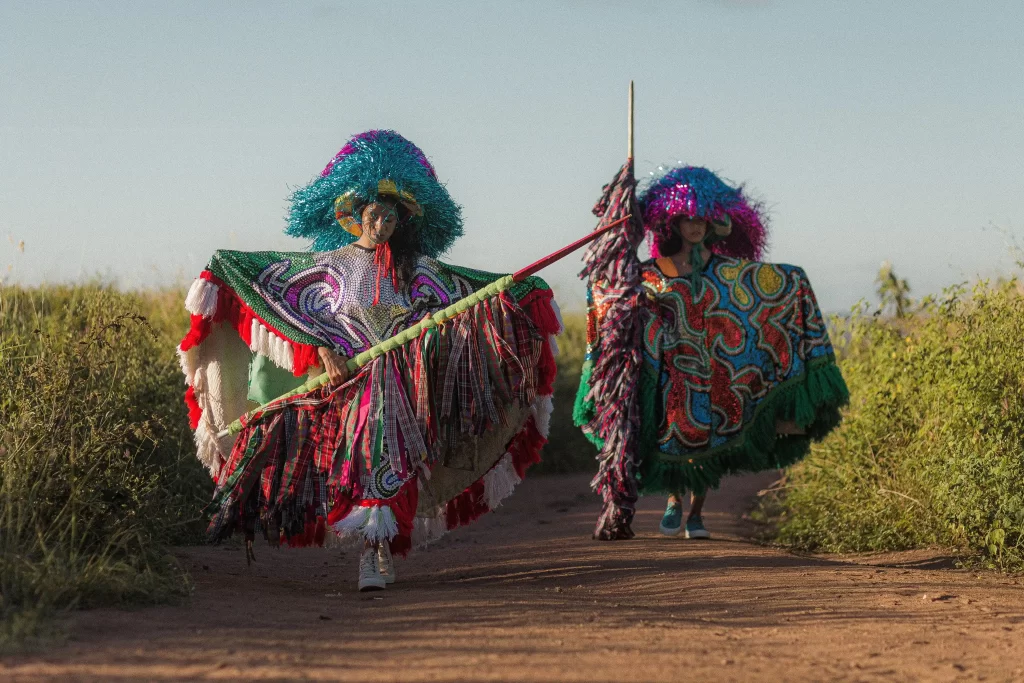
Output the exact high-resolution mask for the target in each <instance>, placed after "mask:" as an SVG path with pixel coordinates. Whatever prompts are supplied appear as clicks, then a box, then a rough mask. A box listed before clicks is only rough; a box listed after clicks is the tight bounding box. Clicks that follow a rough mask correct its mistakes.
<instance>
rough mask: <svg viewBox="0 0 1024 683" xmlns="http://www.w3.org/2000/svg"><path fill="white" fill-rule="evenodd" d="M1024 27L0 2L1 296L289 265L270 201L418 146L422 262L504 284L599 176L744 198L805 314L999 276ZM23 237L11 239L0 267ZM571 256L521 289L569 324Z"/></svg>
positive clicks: (887, 9) (935, 7) (597, 186)
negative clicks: (425, 203) (342, 163)
mask: <svg viewBox="0 0 1024 683" xmlns="http://www.w3.org/2000/svg"><path fill="white" fill-rule="evenodd" d="M1021 26H1024V3H1021V2H1019V0H1015V1H1012V2H1010V1H1007V2H995V1H993V2H987V1H984V0H979V1H977V2H970V3H965V2H962V1H961V2H942V1H928V2H925V1H920V2H917V1H911V0H904V1H901V2H898V3H894V2H891V1H886V2H871V1H862V2H849V3H838V2H820V0H818V1H811V2H782V1H772V0H765V1H763V2H759V1H755V0H748V1H741V0H733V1H724V0H721V1H715V0H643V1H641V2H623V1H621V0H619V1H617V2H605V1H604V0H576V1H570V0H564V1H560V0H538V1H536V2H526V1H521V2H516V1H512V0H506V1H504V2H489V1H488V2H484V1H481V0H466V1H461V2H457V1H446V0H432V1H431V2H388V1H386V0H374V1H369V2H363V1H345V0H334V1H328V0H319V1H311V2H298V1H289V2H260V1H247V2H235V1H229V0H220V1H218V2H215V3H211V2H184V1H181V2H174V3H166V2H155V1H152V2H150V1H140V2H132V3H125V2H117V1H114V0H110V1H108V2H95V1H94V2H90V1H89V0H80V1H78V2H74V3H72V2H46V1H42V0H33V1H31V2H17V1H14V0H2V2H0V277H3V278H5V279H6V280H7V281H13V282H17V283H22V284H29V285H32V284H38V283H41V282H63V281H74V280H81V279H85V278H92V277H97V276H98V277H101V278H106V279H110V280H114V281H117V282H118V283H120V284H121V285H122V286H125V287H153V286H165V285H170V284H177V283H187V282H189V281H191V279H192V278H193V277H194V276H195V275H196V274H198V272H199V271H200V270H202V268H203V266H204V264H205V262H206V260H207V259H208V258H209V257H210V255H211V254H212V253H213V251H214V250H216V249H218V248H232V249H246V250H262V249H281V250H302V249H305V248H306V247H307V246H308V245H307V244H305V243H303V242H301V241H298V240H295V239H292V238H288V237H286V236H284V235H283V234H282V230H283V227H284V216H285V213H286V211H287V201H288V199H287V198H288V195H289V193H290V192H291V191H292V190H294V189H295V188H297V187H300V186H302V185H304V184H306V183H307V182H309V181H310V180H311V179H312V178H313V177H314V176H315V175H316V174H317V173H318V172H319V171H320V169H322V168H323V166H324V165H325V164H326V162H327V161H328V160H329V159H330V158H331V157H332V156H333V155H334V153H335V152H336V151H337V150H338V149H339V148H340V147H341V146H342V145H343V144H344V142H345V140H346V139H347V138H348V137H349V136H350V135H352V134H354V133H357V132H360V131H363V130H366V129H370V128H392V129H395V130H397V131H399V132H400V133H402V134H403V135H404V136H406V137H407V138H409V139H411V140H412V141H413V142H415V143H416V144H417V145H419V146H420V147H421V148H422V149H423V150H424V151H425V152H426V154H427V155H428V157H430V159H431V160H432V162H433V163H434V166H435V167H436V168H437V171H438V175H439V177H440V178H441V179H442V181H443V182H445V183H446V184H447V186H448V189H449V191H450V192H451V194H452V196H453V197H454V198H455V200H456V201H457V202H459V203H460V204H461V205H462V206H463V207H464V217H465V232H466V234H465V237H463V238H462V239H461V240H460V241H459V242H458V243H457V244H456V246H455V247H454V248H453V249H452V251H451V252H450V253H449V254H448V255H447V256H446V260H448V261H450V262H453V263H458V264H461V265H467V266H472V267H476V268H482V269H486V270H492V271H513V270H516V269H517V268H519V267H521V266H523V265H526V264H528V263H530V262H532V261H534V260H536V259H537V258H539V257H540V256H543V255H545V254H547V253H549V252H551V251H554V250H555V249H557V248H558V247H560V246H562V245H563V244H565V243H568V242H570V241H572V240H574V239H576V238H578V237H580V236H582V235H584V234H586V233H587V232H588V231H589V230H591V229H592V228H593V226H594V224H595V219H594V217H593V216H592V215H591V214H590V208H591V206H592V205H593V203H594V201H595V200H596V199H597V198H598V195H599V194H600V190H601V186H602V185H603V184H604V183H606V182H608V181H609V180H610V179H611V178H612V177H613V175H614V174H615V172H616V170H617V169H618V168H619V166H620V165H621V164H622V162H623V161H624V159H625V156H626V91H627V86H628V83H629V81H630V80H633V81H635V83H636V133H635V137H636V169H637V175H638V176H639V177H649V174H650V173H651V172H657V169H658V167H659V166H667V165H674V164H676V163H677V162H679V161H683V162H686V163H691V164H696V165H704V166H708V167H709V168H711V169H713V170H715V171H718V172H720V173H721V175H723V176H724V177H726V178H728V179H730V180H732V181H734V182H737V183H744V184H745V186H746V188H747V190H748V191H749V192H751V193H752V194H753V195H754V196H755V197H758V198H760V199H762V200H763V201H765V202H766V204H767V206H768V207H769V208H770V212H771V238H770V248H769V252H768V254H767V257H766V260H770V261H774V262H784V263H794V264H797V265H801V266H803V267H804V268H805V269H806V271H807V273H808V275H809V276H810V279H811V282H812V283H813V285H814V288H815V291H816V293H817V295H818V299H819V301H820V303H821V305H822V308H823V309H824V310H825V311H826V312H841V311H844V310H847V309H849V307H850V306H851V305H853V304H854V303H856V302H857V301H858V300H859V299H862V298H863V299H868V300H874V284H873V281H874V277H875V274H876V273H877V271H878V268H879V264H880V263H881V262H882V261H884V260H890V261H892V263H893V264H894V266H895V269H896V272H897V273H898V274H899V275H900V276H901V277H904V278H906V279H908V280H909V281H910V284H911V287H912V291H913V293H914V294H916V295H922V294H926V293H933V292H938V291H940V290H941V289H942V288H943V287H945V286H948V285H951V284H954V283H959V282H963V281H968V280H973V279H976V278H978V277H991V276H995V275H999V274H1009V273H1011V272H1013V270H1014V268H1015V266H1014V262H1013V258H1012V256H1011V254H1010V252H1009V250H1008V246H1007V245H1008V243H1011V242H1012V241H1013V240H1014V239H1019V240H1020V241H1021V242H1022V243H1024V192H1022V190H1024V31H1022V30H1021V28H1020V27H1021ZM22 243H23V244H22ZM579 268H580V262H579V257H578V256H574V257H570V258H569V259H567V260H566V261H564V262H562V263H560V264H557V265H555V266H552V267H551V268H549V269H547V270H545V271H544V272H543V273H542V275H543V276H544V277H545V278H546V279H548V281H549V282H550V283H551V284H552V285H553V286H554V288H555V291H556V294H557V296H558V298H559V300H560V302H561V303H562V305H563V307H566V308H570V309H572V308H581V307H582V305H583V301H584V289H583V285H582V283H581V282H580V281H578V280H577V279H576V277H575V273H576V272H577V271H578V270H579Z"/></svg>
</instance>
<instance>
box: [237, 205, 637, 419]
mask: <svg viewBox="0 0 1024 683" xmlns="http://www.w3.org/2000/svg"><path fill="white" fill-rule="evenodd" d="M629 218H630V215H626V216H623V217H622V218H620V219H619V220H617V221H614V222H613V223H609V224H608V225H604V226H601V227H600V228H599V229H597V230H594V231H593V232H591V233H590V234H588V235H586V236H585V237H581V238H580V239H578V240H576V241H575V242H573V243H572V244H567V245H566V246H564V247H562V248H561V249H559V250H558V251H556V252H554V253H551V254H548V255H547V256H545V257H544V258H542V259H540V260H538V261H535V262H534V263H531V264H530V265H528V266H526V267H525V268H523V269H522V270H518V271H516V272H515V273H513V274H512V275H505V276H504V277H501V278H498V279H497V280H495V281H494V282H492V283H491V284H489V285H487V286H486V287H482V288H481V289H478V290H477V291H475V292H473V293H472V294H470V295H469V296H467V297H465V298H463V299H459V300H458V301H456V302H455V303H453V304H452V305H451V306H449V307H447V308H445V309H443V310H440V311H438V312H437V313H434V314H433V315H429V316H427V317H426V318H424V319H423V320H421V321H420V322H418V323H416V324H415V325H412V326H410V327H407V328H405V329H404V330H402V331H401V332H399V333H398V334H396V335H395V336H393V337H389V338H388V339H385V340H384V341H382V342H381V343H379V344H377V345H376V346H373V347H371V348H369V349H367V350H366V351H363V352H362V353H360V354H357V355H355V356H353V357H352V358H349V359H348V361H347V362H346V363H345V366H346V367H347V368H348V370H349V372H354V371H356V370H358V369H359V368H361V367H363V366H364V365H367V364H369V363H370V362H371V361H373V360H374V359H376V358H379V357H380V356H383V355H384V354H386V353H388V352H390V351H394V350H395V349H398V348H400V347H401V346H403V345H405V344H408V343H409V342H411V341H413V340H414V339H418V338H419V336H420V335H421V334H423V332H425V331H426V330H429V329H431V328H434V327H437V326H438V325H440V324H441V323H444V322H447V321H449V320H451V319H452V318H454V317H456V316H457V315H459V314H461V313H463V312H465V311H467V310H469V309H470V308H472V307H473V306H476V305H477V304H479V303H480V302H482V301H486V300H487V299H490V298H491V297H493V296H497V295H498V294H501V293H502V292H503V291H505V290H506V289H508V288H509V286H511V285H512V284H513V283H516V282H522V281H523V280H525V279H526V278H528V277H530V276H531V275H533V274H535V273H537V272H538V271H540V270H541V269H543V268H546V267H548V266H550V265H551V264H552V263H554V262H556V261H558V260H560V259H562V258H565V257H566V256H568V255H569V254H571V253H572V252H574V251H576V250H577V249H579V248H580V247H582V246H584V245H585V244H588V243H589V242H592V241H594V240H595V239H597V238H598V237H600V236H601V235H603V234H605V233H606V232H608V231H610V230H614V229H615V228H617V227H619V226H620V225H622V224H624V223H625V222H626V221H627V220H629ZM328 381H330V378H329V377H328V375H327V373H326V372H325V373H323V374H322V375H318V376H316V377H314V378H313V379H311V380H309V381H308V382H306V383H305V384H303V385H302V386H300V387H298V388H297V389H294V390H292V391H289V392H288V393H286V394H282V395H281V396H278V397H277V398H275V399H274V400H272V401H270V402H268V403H264V404H263V405H261V406H260V407H259V408H255V409H254V410H250V411H249V412H248V413H246V414H245V415H243V416H242V417H240V418H238V419H237V420H235V421H234V422H232V423H231V424H230V425H228V427H227V429H223V430H221V431H220V432H218V434H217V436H218V437H223V436H227V435H229V434H237V433H238V432H240V431H242V428H243V427H245V425H246V423H248V421H249V420H250V419H251V418H252V416H253V415H256V414H257V413H262V412H265V411H266V410H268V409H273V408H274V405H275V404H276V403H279V402H280V401H284V400H285V399H289V398H292V397H293V396H298V395H299V394H305V393H308V392H310V391H313V390H314V389H316V388H318V387H321V386H323V385H324V384H327V382H328Z"/></svg>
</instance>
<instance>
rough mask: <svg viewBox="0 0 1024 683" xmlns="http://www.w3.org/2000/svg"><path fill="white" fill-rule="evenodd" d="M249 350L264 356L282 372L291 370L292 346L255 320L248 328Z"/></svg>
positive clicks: (293, 356) (292, 362)
mask: <svg viewBox="0 0 1024 683" xmlns="http://www.w3.org/2000/svg"><path fill="white" fill-rule="evenodd" d="M249 350H250V351H252V352H254V353H258V354H260V355H261V356H266V357H267V358H269V359H270V360H271V362H273V363H274V365H276V366H277V367H279V368H281V369H282V370H291V369H292V366H293V364H294V361H295V353H294V352H293V351H292V345H291V344H289V343H288V342H287V341H285V340H284V339H281V337H279V336H277V335H276V334H274V333H273V332H271V331H270V330H268V329H267V327H266V325H264V324H263V323H261V322H260V321H259V320H257V319H256V318H253V320H252V327H251V328H249Z"/></svg>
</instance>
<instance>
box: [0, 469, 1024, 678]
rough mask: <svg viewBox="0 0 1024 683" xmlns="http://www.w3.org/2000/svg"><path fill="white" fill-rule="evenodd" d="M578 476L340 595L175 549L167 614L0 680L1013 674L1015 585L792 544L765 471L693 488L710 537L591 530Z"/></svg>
mask: <svg viewBox="0 0 1024 683" xmlns="http://www.w3.org/2000/svg"><path fill="white" fill-rule="evenodd" d="M587 479H588V478H587V477H586V476H578V475H573V476H553V477H537V478H534V479H530V480H527V481H526V482H525V483H524V484H523V485H522V486H521V487H520V490H519V491H517V492H516V494H515V495H514V496H513V497H512V498H511V499H509V501H508V502H507V503H506V505H505V506H503V507H502V508H501V509H499V510H498V511H497V512H496V513H494V514H491V515H489V516H487V517H486V518H484V519H481V520H480V521H478V522H477V523H475V524H474V525H472V526H470V527H469V528H466V529H463V530H460V531H457V532H455V533H453V534H450V535H449V536H448V537H446V538H444V539H443V540H441V541H439V542H438V543H436V544H435V545H433V546H431V547H430V548H428V549H426V550H424V551H421V552H414V553H412V554H410V557H409V559H407V560H404V561H399V565H398V571H399V582H398V583H396V584H395V585H393V586H391V587H389V588H388V589H387V590H386V591H383V592H380V593H370V594H359V593H357V592H356V591H355V577H356V560H357V550H356V549H355V548H354V547H349V548H345V549H332V550H271V549H269V548H266V547H263V548H260V547H259V546H257V549H256V554H257V558H258V562H257V563H256V564H255V565H253V566H252V567H251V568H249V567H246V564H245V557H244V553H243V552H242V550H241V549H240V548H239V547H236V546H222V547H215V548H211V547H202V548H184V549H181V550H180V552H179V555H180V557H181V559H182V562H183V564H184V565H185V566H186V567H187V568H188V569H189V571H190V572H191V573H192V575H193V577H194V579H195V584H196V589H195V595H194V597H193V599H192V600H191V602H190V603H189V604H186V605H182V606H174V607H157V608H148V609H140V610H134V611H124V610H94V611H90V612H83V613H80V614H77V615H75V617H74V620H73V622H72V623H71V624H70V625H69V630H70V634H71V636H70V639H69V641H68V642H67V643H66V644H64V645H62V646H60V647H55V648H53V649H51V650H49V651H47V652H44V653H35V654H31V655H20V656H15V657H7V658H5V659H3V660H0V680H12V681H43V680H49V681H57V680H60V681H65V680H103V681H128V680H150V681H152V680H225V681H226V680H238V681H241V680H260V681H264V680H267V681H269V680H282V681H283V680H323V681H327V680H345V681H349V680H351V681H390V680H401V681H432V680H437V681H480V680H494V681H660V682H664V681H675V680H688V681H703V680H711V679H714V680H716V681H748V680H771V681H775V680H787V681H803V680H807V681H810V680H850V681H871V680H929V681H931V680H938V681H943V680H986V679H987V680H1024V593H1022V590H1021V586H1020V583H1019V581H1020V579H1019V578H1014V577H1006V576H1000V575H996V574H990V573H984V574H978V573H972V572H967V571H963V570H956V569H950V568H949V567H951V563H950V561H949V558H945V557H942V556H941V555H937V554H935V553H928V552H917V553H894V554H886V555H864V556H856V557H850V556H832V557H820V556H813V557H812V556H802V555H795V554H792V553H787V552H785V551H782V550H778V549H774V548H769V547H765V546H761V545H758V544H756V543H753V542H751V541H749V540H748V539H747V538H746V535H747V533H748V532H749V530H750V526H749V525H748V523H746V522H744V520H743V513H744V512H745V511H746V509H747V508H748V506H749V505H750V504H751V501H752V499H753V496H754V495H755V494H756V492H757V491H758V490H759V489H761V488H764V487H765V486H766V485H768V484H769V483H770V482H771V481H772V476H752V477H743V478H734V479H730V480H728V481H727V483H726V485H725V486H723V488H722V490H721V491H718V492H714V493H713V494H712V496H711V497H710V498H709V500H708V504H707V508H706V512H705V520H706V524H707V526H708V528H709V529H710V530H711V531H712V533H713V534H714V536H715V538H714V539H712V540H710V541H687V540H683V539H682V538H665V537H663V536H660V535H659V534H658V533H657V528H658V520H659V518H660V516H661V512H662V505H663V504H664V500H663V499H657V498H652V499H644V500H643V501H642V505H641V507H640V509H639V511H638V515H637V517H638V518H637V521H636V524H635V529H636V530H637V532H638V535H637V538H635V539H633V540H631V541H625V542H616V543H599V542H596V541H592V540H590V532H591V530H592V526H593V523H594V520H595V517H596V514H597V511H598V506H597V503H596V500H595V498H594V496H593V495H592V494H590V492H589V490H588V487H587Z"/></svg>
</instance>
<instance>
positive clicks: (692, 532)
mask: <svg viewBox="0 0 1024 683" xmlns="http://www.w3.org/2000/svg"><path fill="white" fill-rule="evenodd" d="M676 533H679V532H678V531H677V532H676ZM686 537H687V538H711V532H710V531H708V530H707V529H705V528H704V520H703V519H701V517H700V515H695V516H693V517H690V518H689V519H688V520H686Z"/></svg>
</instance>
